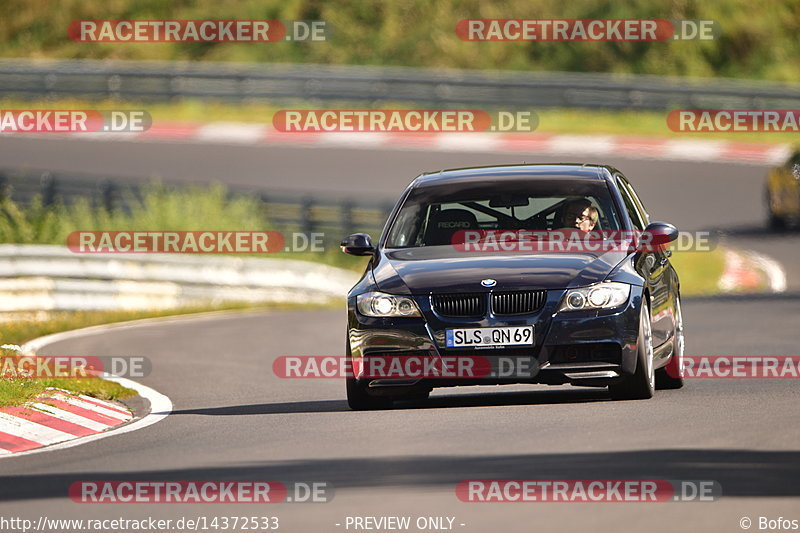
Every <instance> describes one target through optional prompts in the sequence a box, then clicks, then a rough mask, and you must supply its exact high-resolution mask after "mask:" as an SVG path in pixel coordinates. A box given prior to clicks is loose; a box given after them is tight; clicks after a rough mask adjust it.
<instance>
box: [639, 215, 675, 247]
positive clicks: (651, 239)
mask: <svg viewBox="0 0 800 533" xmlns="http://www.w3.org/2000/svg"><path fill="white" fill-rule="evenodd" d="M677 239H678V228H676V227H675V226H673V225H672V224H668V223H666V222H651V223H650V224H648V225H647V227H646V228H645V229H644V233H642V236H641V239H640V248H641V249H642V251H645V252H661V251H664V250H666V249H667V245H668V244H669V243H671V242H672V241H675V240H677Z"/></svg>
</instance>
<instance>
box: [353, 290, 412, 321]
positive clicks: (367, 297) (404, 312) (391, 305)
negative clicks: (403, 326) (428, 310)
mask: <svg viewBox="0 0 800 533" xmlns="http://www.w3.org/2000/svg"><path fill="white" fill-rule="evenodd" d="M356 306H357V307H358V312H359V313H361V314H362V315H364V316H377V317H387V316H401V317H402V316H422V315H420V314H419V310H418V309H417V304H415V303H414V300H412V299H411V298H408V297H407V296H395V295H393V294H386V293H384V292H367V293H364V294H359V295H358V296H356Z"/></svg>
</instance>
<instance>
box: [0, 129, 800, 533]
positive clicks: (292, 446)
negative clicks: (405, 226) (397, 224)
mask: <svg viewBox="0 0 800 533" xmlns="http://www.w3.org/2000/svg"><path fill="white" fill-rule="evenodd" d="M100 146H101V147H102V150H97V148H98V143H96V142H91V141H74V140H69V141H67V140H35V139H10V138H4V139H2V140H0V160H2V161H3V166H8V167H18V166H24V165H28V166H30V167H32V168H42V167H45V168H51V169H61V170H63V171H77V170H81V171H91V172H94V173H103V172H108V173H111V174H112V175H115V176H126V177H140V178H146V177H149V176H151V175H153V174H159V175H161V176H162V177H164V179H165V180H167V181H170V180H172V179H174V180H176V181H177V180H180V181H187V180H192V181H195V180H196V181H211V180H214V179H217V180H221V181H226V182H229V183H236V184H239V185H250V186H259V187H269V186H272V185H273V184H286V183H292V184H294V186H295V187H297V188H298V190H313V191H318V192H321V193H337V194H339V195H340V196H346V195H348V194H363V195H364V197H377V198H392V197H393V196H394V195H396V194H398V193H399V192H400V190H401V189H402V187H404V186H405V184H406V183H407V182H408V181H409V180H410V179H411V178H412V177H413V176H414V175H416V174H417V173H419V172H420V171H424V170H434V169H439V168H452V167H460V166H469V165H473V164H492V163H500V162H516V161H515V160H511V159H510V158H509V157H508V156H502V155H496V154H495V155H493V154H479V153H472V154H463V153H457V154H456V153H453V154H449V153H428V152H413V151H378V150H342V149H336V150H333V149H319V148H314V149H312V148H308V149H302V148H287V147H266V146H213V147H208V146H192V145H178V144H176V145H167V144H163V143H162V144H157V143H152V144H151V143H136V144H130V145H129V144H127V143H104V144H102V145H100ZM98 152H100V153H101V154H102V155H97V154H98ZM583 159H584V158H582V157H581V156H580V154H579V153H578V154H564V157H563V158H562V157H557V156H546V157H543V156H530V157H526V158H525V160H526V161H528V162H544V161H562V160H563V161H580V160H583ZM591 159H592V162H604V163H609V164H612V165H615V166H617V167H618V168H620V170H622V171H623V172H624V173H625V174H626V175H627V176H628V177H629V178H630V180H631V181H632V182H633V183H634V184H635V186H636V187H637V190H638V191H639V193H640V195H641V196H642V199H643V201H644V203H645V205H646V206H647V207H648V209H649V210H650V212H651V215H652V217H653V218H654V219H655V220H666V221H670V222H674V223H675V224H676V225H677V226H678V227H679V228H681V229H685V230H701V229H715V230H724V231H725V232H726V233H727V237H726V238H727V239H728V240H729V242H731V243H732V244H734V245H737V246H739V247H742V248H745V249H752V250H757V251H759V252H762V253H766V254H768V255H770V256H772V257H773V258H775V259H778V260H779V261H780V262H781V263H782V264H783V266H784V268H785V269H786V273H787V277H788V290H787V292H785V293H783V294H776V295H772V294H765V295H756V296H749V297H744V296H740V297H715V298H703V299H694V300H686V301H685V302H684V314H685V321H686V325H687V343H688V349H687V353H688V354H689V355H793V354H798V350H800V349H798V317H800V266H798V265H800V232H787V233H782V234H770V233H768V232H766V231H765V230H764V229H762V228H763V227H764V219H765V216H764V208H763V206H762V194H761V192H762V186H763V181H762V180H763V175H764V173H765V171H766V168H765V167H759V166H754V165H734V164H700V163H687V162H663V161H661V162H653V161H643V160H638V161H637V160H635V159H623V158H616V157H614V158H611V159H609V160H608V161H597V158H595V157H592V158H591ZM120 169H124V170H120ZM357 191H362V192H361V193H357ZM344 319H345V315H344V311H343V310H339V309H337V310H317V311H307V312H291V313H288V312H283V313H260V314H257V313H242V314H237V315H228V316H225V317H219V316H217V317H213V318H204V319H192V320H179V321H173V322H168V323H164V324H158V325H156V324H151V325H146V326H141V327H136V328H127V329H120V330H116V331H115V330H109V331H108V332H106V333H103V334H100V335H94V336H89V337H84V338H78V339H74V340H70V341H65V342H62V343H57V344H54V345H51V346H49V347H47V349H46V350H45V351H44V352H45V353H58V354H82V355H145V356H147V357H149V358H150V359H151V361H152V363H153V372H152V374H151V375H150V376H148V377H147V378H145V379H143V380H142V382H143V383H144V384H146V385H148V386H150V387H153V388H155V389H156V390H158V391H159V392H162V393H163V394H166V395H167V396H169V397H170V399H171V400H172V402H173V403H174V412H173V413H172V414H171V415H170V416H169V417H168V418H167V419H166V420H164V421H162V422H160V423H158V424H156V425H154V426H150V427H147V428H145V429H142V430H140V431H135V432H132V433H129V434H126V435H121V436H118V437H110V438H107V439H103V440H100V441H97V442H91V443H88V444H85V445H81V446H77V447H75V448H71V449H67V450H60V451H54V452H46V453H40V454H35V455H31V456H27V457H18V458H8V459H2V460H0V502H1V503H0V515H2V516H21V517H26V518H30V519H33V520H36V519H38V517H39V516H42V515H45V516H47V517H49V518H86V517H93V518H94V517H97V518H101V517H104V518H116V517H124V518H145V517H147V516H157V517H164V518H179V517H181V516H191V517H197V516H208V517H213V516H215V515H216V516H222V515H228V516H232V515H240V516H262V515H274V516H278V517H279V518H280V521H281V529H280V530H281V531H287V532H319V533H324V532H335V531H346V529H345V525H344V524H345V517H347V516H356V515H357V516H380V515H388V516H411V517H412V520H413V519H414V518H416V517H418V516H451V517H452V516H454V517H455V521H454V529H455V530H457V531H464V532H479V533H485V532H486V533H488V532H490V531H499V532H531V531H565V532H573V531H578V530H580V529H583V530H593V531H626V532H627V531H647V532H672V531H706V532H712V531H720V532H722V531H741V530H742V529H741V528H740V519H741V518H743V517H749V518H751V519H752V520H753V527H752V529H753V530H757V529H758V518H759V517H760V516H765V517H768V518H770V519H775V518H778V517H779V516H780V517H784V518H790V519H800V483H798V479H800V414H798V413H799V410H798V408H797V405H798V398H800V396H798V392H797V391H798V389H797V386H798V384H797V381H796V380H793V379H782V380H779V379H775V380H737V379H729V380H708V379H694V380H690V381H688V383H687V385H686V386H685V387H684V388H683V389H682V390H679V391H659V392H658V393H657V394H656V397H655V398H654V399H652V400H649V401H629V402H614V401H611V400H609V399H608V397H607V393H606V392H605V391H604V390H595V389H579V388H569V387H549V388H548V387H544V386H541V387H523V386H514V387H506V388H488V387H487V388H477V389H476V388H460V389H453V390H442V389H439V390H437V391H435V392H434V393H433V395H432V397H431V400H429V401H428V402H425V403H407V404H400V405H399V406H398V407H397V408H396V409H395V410H392V411H386V412H352V411H349V410H348V408H347V405H346V402H345V399H344V384H343V383H341V382H339V381H337V380H325V379H319V380H311V379H309V380H285V379H279V378H276V377H274V376H273V375H272V370H271V363H272V361H273V359H274V358H275V357H278V356H280V355H339V354H342V353H343V350H344V345H343V339H344ZM89 479H118V480H122V479H125V480H130V479H137V480H215V479H224V480H277V481H285V482H289V481H328V482H331V483H332V484H333V485H334V486H335V489H336V493H335V498H334V499H333V501H332V502H330V503H318V504H310V503H307V504H294V503H291V504H290V503H284V504H276V505H250V506H248V505H245V504H239V505H180V504H161V505H150V504H127V505H122V504H104V505H92V504H78V503H74V502H72V501H71V500H70V499H69V498H68V497H67V489H68V487H69V485H70V484H71V483H73V482H74V481H77V480H89ZM467 479H668V480H681V479H685V480H715V481H717V482H719V484H720V485H721V487H722V492H723V496H722V498H721V499H720V500H719V501H716V502H691V503H572V504H569V503H516V504H511V503H463V502H461V501H459V500H458V499H457V497H456V493H455V486H456V484H457V483H458V482H459V481H462V480H467ZM336 524H341V525H339V526H337V525H336ZM460 524H464V525H463V526H462V525H460ZM351 531H352V529H351Z"/></svg>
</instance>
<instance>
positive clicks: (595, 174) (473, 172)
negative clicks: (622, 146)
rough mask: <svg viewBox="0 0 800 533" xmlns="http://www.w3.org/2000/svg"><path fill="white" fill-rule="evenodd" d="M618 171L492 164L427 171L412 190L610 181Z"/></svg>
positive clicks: (576, 165) (596, 167) (575, 166)
mask: <svg viewBox="0 0 800 533" xmlns="http://www.w3.org/2000/svg"><path fill="white" fill-rule="evenodd" d="M615 172H618V171H617V170H616V169H614V168H612V167H609V166H606V165H588V164H580V163H557V164H536V165H534V164H530V165H529V164H523V165H492V166H485V167H468V168H455V169H448V170H440V171H438V172H426V173H424V174H421V175H420V176H419V177H417V179H415V180H414V181H413V182H412V187H414V188H416V187H426V186H428V185H443V184H447V183H461V182H468V181H482V180H486V181H506V180H508V181H518V180H524V179H531V178H533V179H565V180H610V179H611V177H612V175H613V174H614V173H615Z"/></svg>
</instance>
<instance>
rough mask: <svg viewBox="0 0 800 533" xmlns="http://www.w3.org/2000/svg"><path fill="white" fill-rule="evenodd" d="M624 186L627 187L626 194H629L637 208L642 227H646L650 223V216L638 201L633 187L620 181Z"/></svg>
mask: <svg viewBox="0 0 800 533" xmlns="http://www.w3.org/2000/svg"><path fill="white" fill-rule="evenodd" d="M622 181H623V182H624V183H625V185H626V186H627V187H628V192H630V193H631V198H632V199H633V203H634V204H636V207H638V208H639V214H640V215H641V219H642V221H643V222H644V225H645V226H647V225H648V224H649V223H650V215H648V214H647V209H645V208H644V204H643V203H642V201H641V200H640V199H639V195H638V194H636V191H635V190H634V189H633V185H631V184H630V183H628V182H627V181H625V180H624V179H623V180H622Z"/></svg>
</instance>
